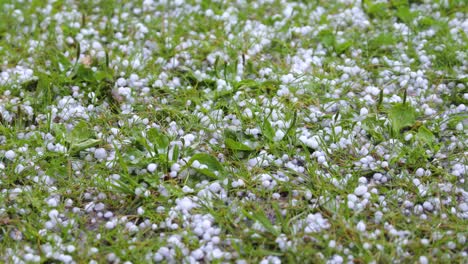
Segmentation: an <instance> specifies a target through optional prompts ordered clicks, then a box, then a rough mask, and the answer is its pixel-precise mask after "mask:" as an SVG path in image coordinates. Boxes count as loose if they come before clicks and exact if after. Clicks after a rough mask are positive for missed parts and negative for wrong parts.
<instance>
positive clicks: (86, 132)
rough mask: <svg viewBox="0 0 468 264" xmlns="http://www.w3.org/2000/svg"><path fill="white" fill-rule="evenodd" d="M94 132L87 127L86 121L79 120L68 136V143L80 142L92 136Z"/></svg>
mask: <svg viewBox="0 0 468 264" xmlns="http://www.w3.org/2000/svg"><path fill="white" fill-rule="evenodd" d="M93 137H94V132H93V131H92V130H91V129H90V128H89V127H88V123H86V122H85V121H81V122H79V123H78V124H76V125H75V127H74V128H73V130H72V131H71V132H70V135H69V136H68V141H69V143H73V142H81V141H85V140H87V139H90V138H93Z"/></svg>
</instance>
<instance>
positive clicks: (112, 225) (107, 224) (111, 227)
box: [104, 221, 115, 229]
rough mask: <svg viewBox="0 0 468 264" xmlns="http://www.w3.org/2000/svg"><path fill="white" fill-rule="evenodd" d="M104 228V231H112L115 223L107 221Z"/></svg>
mask: <svg viewBox="0 0 468 264" xmlns="http://www.w3.org/2000/svg"><path fill="white" fill-rule="evenodd" d="M104 227H105V228H106V229H114V227H115V222H114V221H108V222H107V223H106V224H105V225H104Z"/></svg>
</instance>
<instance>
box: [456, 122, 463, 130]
mask: <svg viewBox="0 0 468 264" xmlns="http://www.w3.org/2000/svg"><path fill="white" fill-rule="evenodd" d="M455 129H456V130H458V131H462V130H463V124H462V123H458V124H457V126H456V127H455Z"/></svg>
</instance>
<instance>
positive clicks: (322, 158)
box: [317, 156, 326, 164]
mask: <svg viewBox="0 0 468 264" xmlns="http://www.w3.org/2000/svg"><path fill="white" fill-rule="evenodd" d="M325 161H326V159H325V156H319V157H317V162H318V163H319V164H323V163H325Z"/></svg>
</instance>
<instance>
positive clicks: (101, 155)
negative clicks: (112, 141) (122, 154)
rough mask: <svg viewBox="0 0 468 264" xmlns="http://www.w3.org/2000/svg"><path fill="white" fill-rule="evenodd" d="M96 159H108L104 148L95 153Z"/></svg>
mask: <svg viewBox="0 0 468 264" xmlns="http://www.w3.org/2000/svg"><path fill="white" fill-rule="evenodd" d="M94 158H95V159H98V160H103V159H105V158H107V152H106V150H105V149H103V148H98V149H96V150H95V151H94Z"/></svg>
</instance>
